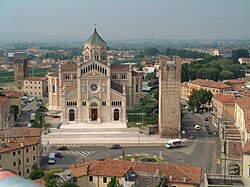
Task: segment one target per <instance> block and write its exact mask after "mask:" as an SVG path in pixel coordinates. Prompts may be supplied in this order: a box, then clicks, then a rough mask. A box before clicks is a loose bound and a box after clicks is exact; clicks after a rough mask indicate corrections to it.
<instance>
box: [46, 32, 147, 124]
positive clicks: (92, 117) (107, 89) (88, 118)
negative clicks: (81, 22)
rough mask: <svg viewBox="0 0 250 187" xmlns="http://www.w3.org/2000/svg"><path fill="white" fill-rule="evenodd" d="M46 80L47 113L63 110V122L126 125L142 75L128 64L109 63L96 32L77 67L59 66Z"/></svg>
mask: <svg viewBox="0 0 250 187" xmlns="http://www.w3.org/2000/svg"><path fill="white" fill-rule="evenodd" d="M47 77H48V97H49V106H48V108H49V109H50V110H59V111H62V118H61V119H62V122H79V123H93V122H94V123H109V122H123V123H124V122H126V121H127V117H126V110H127V109H131V108H133V107H135V106H136V105H138V104H139V102H140V98H141V97H142V81H143V76H142V74H140V73H138V72H136V71H134V70H133V67H132V65H131V64H111V63H110V62H109V61H108V47H107V43H106V42H105V41H104V40H103V39H102V38H101V36H100V35H99V34H98V32H97V30H96V29H95V30H94V32H93V34H92V35H91V36H90V37H89V39H87V40H86V42H85V43H84V46H83V51H82V56H81V57H80V58H79V62H78V63H77V64H66V65H61V66H59V70H58V72H52V73H49V74H48V75H47Z"/></svg>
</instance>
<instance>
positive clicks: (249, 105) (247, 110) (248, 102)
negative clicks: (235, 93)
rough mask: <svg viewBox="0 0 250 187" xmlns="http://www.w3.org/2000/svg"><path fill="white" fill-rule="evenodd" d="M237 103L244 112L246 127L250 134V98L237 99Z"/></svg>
mask: <svg viewBox="0 0 250 187" xmlns="http://www.w3.org/2000/svg"><path fill="white" fill-rule="evenodd" d="M235 102H236V104H237V105H238V106H239V107H240V108H241V109H242V110H243V111H244V118H245V127H246V130H247V132H250V96H245V97H242V98H237V99H236V100H235Z"/></svg>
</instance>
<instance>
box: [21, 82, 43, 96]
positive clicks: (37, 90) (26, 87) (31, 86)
mask: <svg viewBox="0 0 250 187" xmlns="http://www.w3.org/2000/svg"><path fill="white" fill-rule="evenodd" d="M23 91H24V94H25V95H27V96H31V97H38V98H39V97H48V81H47V77H30V78H24V79H23Z"/></svg>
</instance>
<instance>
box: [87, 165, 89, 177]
mask: <svg viewBox="0 0 250 187" xmlns="http://www.w3.org/2000/svg"><path fill="white" fill-rule="evenodd" d="M89 169H90V165H88V166H87V175H88V174H89Z"/></svg>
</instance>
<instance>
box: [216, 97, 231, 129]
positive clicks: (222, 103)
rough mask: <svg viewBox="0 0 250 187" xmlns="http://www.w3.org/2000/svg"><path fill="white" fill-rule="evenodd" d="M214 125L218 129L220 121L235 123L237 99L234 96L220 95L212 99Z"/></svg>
mask: <svg viewBox="0 0 250 187" xmlns="http://www.w3.org/2000/svg"><path fill="white" fill-rule="evenodd" d="M212 107H213V112H212V115H213V124H214V125H215V126H216V127H218V124H219V122H220V121H232V122H233V121H234V110H235V99H234V96H233V95H232V94H226V95H225V94H224V95H223V94H218V95H215V96H214V97H213V98H212Z"/></svg>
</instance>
